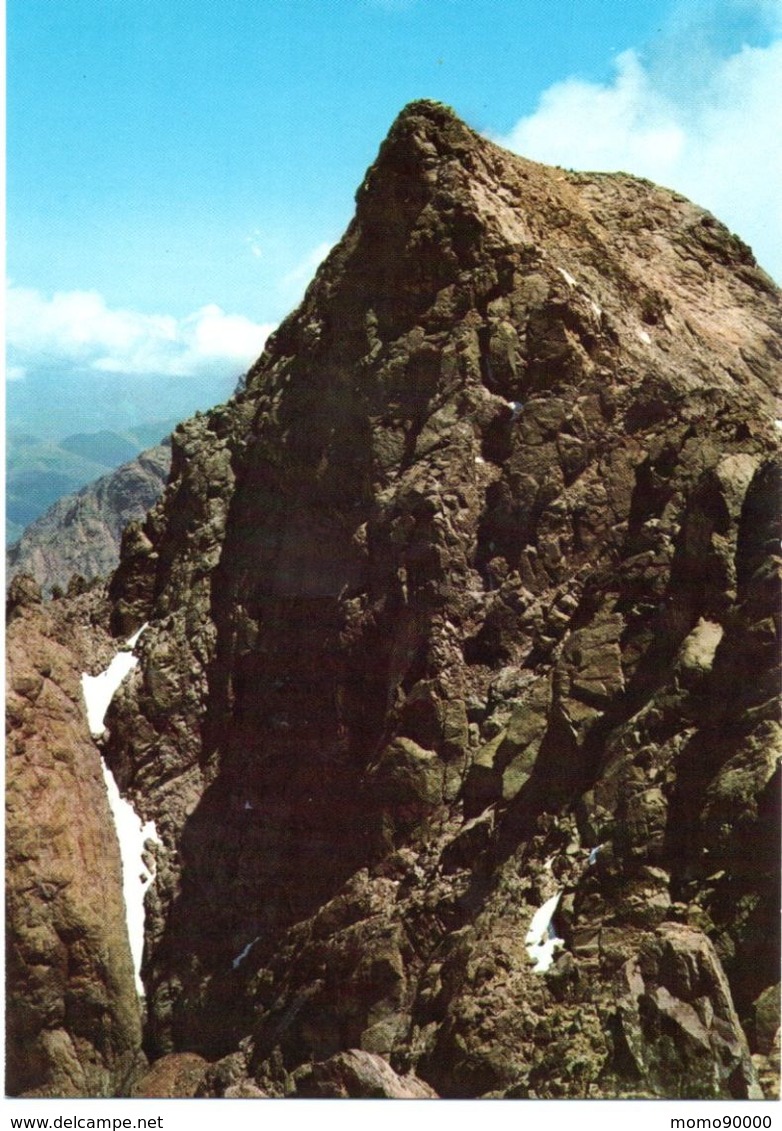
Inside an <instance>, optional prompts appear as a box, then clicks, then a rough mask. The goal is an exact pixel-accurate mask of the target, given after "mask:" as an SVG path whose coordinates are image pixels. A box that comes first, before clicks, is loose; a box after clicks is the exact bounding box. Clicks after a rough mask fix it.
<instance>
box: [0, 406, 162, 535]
mask: <svg viewBox="0 0 782 1131" xmlns="http://www.w3.org/2000/svg"><path fill="white" fill-rule="evenodd" d="M177 423H178V421H177V420H176V419H165V420H155V421H151V422H147V423H143V424H139V425H137V426H135V427H134V428H132V429H130V430H127V431H124V432H115V431H110V430H108V429H102V430H100V431H97V432H77V433H73V434H72V435H69V436H66V437H65V438H64V439H62V440H47V439H41V438H40V437H38V436H34V435H31V434H29V433H14V432H11V433H10V434H9V436H8V438H7V453H6V545H9V544H10V543H13V542H15V541H16V540H18V539H19V538H20V537H21V536H22V534H23V532H24V530H25V528H26V527H27V526H29V525H30V523H32V522H34V521H35V520H36V519H37V518H38V517H39V516H41V515H42V514H44V512H45V511H46V510H47V509H48V508H49V507H51V506H52V505H53V504H54V503H56V502H57V500H58V499H60V498H62V497H63V496H64V495H70V494H72V493H73V492H74V491H77V490H79V489H80V488H81V487H84V486H86V485H87V484H89V483H92V482H94V481H95V480H97V479H99V478H101V477H102V476H104V475H105V474H106V472H107V471H111V470H113V469H114V468H117V467H119V466H120V465H122V464H125V463H128V462H129V461H130V460H133V459H134V458H135V457H136V456H137V455H139V453H140V452H143V451H144V450H145V449H147V448H151V447H154V446H155V445H156V444H159V443H160V442H161V441H162V440H163V439H164V438H165V437H166V436H167V435H168V434H169V433H170V432H171V431H172V430H173V429H174V428H175V427H176V425H177Z"/></svg>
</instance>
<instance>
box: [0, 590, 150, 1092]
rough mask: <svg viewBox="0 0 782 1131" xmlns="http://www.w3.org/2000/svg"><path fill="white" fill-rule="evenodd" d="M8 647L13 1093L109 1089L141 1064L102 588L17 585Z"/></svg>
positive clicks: (122, 1086)
mask: <svg viewBox="0 0 782 1131" xmlns="http://www.w3.org/2000/svg"><path fill="white" fill-rule="evenodd" d="M9 598H10V600H9V609H8V628H7V635H6V653H7V661H8V669H9V673H8V688H7V689H8V699H7V709H6V741H7V760H6V838H5V840H6V1080H5V1084H6V1094H10V1095H15V1096H18V1095H28V1096H30V1095H33V1096H85V1095H86V1096H113V1095H117V1094H124V1093H126V1092H127V1090H128V1088H129V1087H130V1084H131V1082H132V1080H133V1079H134V1078H135V1076H136V1075H138V1073H139V1071H140V1070H141V1068H142V1067H143V1066H144V1065H145V1061H144V1058H143V1055H142V1053H141V1024H142V1012H141V1005H140V1002H139V999H138V996H137V993H136V988H135V986H134V982H133V967H132V963H131V957H130V950H129V948H128V940H127V933H126V927H125V911H124V907H123V903H122V873H121V865H120V856H119V849H118V845H117V839H116V835H115V832H114V822H113V820H112V818H111V813H110V812H109V805H108V801H107V797H106V787H105V784H104V780H103V773H102V770H101V763H100V754H99V752H98V750H97V749H96V747H95V744H94V742H92V740H91V739H90V736H89V732H88V730H87V722H86V716H85V713H84V705H83V702H82V697H81V690H80V675H81V671H82V669H83V668H84V667H88V666H90V665H91V664H92V663H93V662H94V660H95V658H96V657H98V656H101V655H103V656H107V655H108V654H110V649H111V642H110V637H109V635H108V632H107V629H106V619H107V609H106V603H105V596H104V598H103V600H101V593H100V591H99V590H97V589H95V590H93V591H92V592H91V593H89V594H83V595H81V596H79V597H76V598H72V599H71V600H70V601H68V602H66V601H56V602H53V603H52V604H50V605H49V606H46V607H44V606H43V605H42V604H41V601H40V591H38V592H36V589H35V586H34V585H32V583H31V581H30V579H27V581H26V582H25V581H24V580H22V579H20V580H18V581H17V582H16V583H12V585H11V590H10V594H9Z"/></svg>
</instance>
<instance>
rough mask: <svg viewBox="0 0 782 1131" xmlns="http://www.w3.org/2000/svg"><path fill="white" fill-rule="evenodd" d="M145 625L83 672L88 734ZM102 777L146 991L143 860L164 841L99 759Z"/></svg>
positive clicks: (99, 726) (97, 730)
mask: <svg viewBox="0 0 782 1131" xmlns="http://www.w3.org/2000/svg"><path fill="white" fill-rule="evenodd" d="M146 627H147V625H146V624H143V625H142V626H141V628H140V629H139V630H138V632H136V633H134V635H133V636H131V637H130V639H129V640H127V641H126V642H125V644H124V645H123V646H122V648H121V649H120V650H119V651H118V652H117V653H116V655H115V656H114V658H113V659H112V661H111V663H110V664H109V666H108V667H107V668H106V670H105V671H102V672H101V673H100V674H99V675H87V674H86V672H83V673H82V677H81V686H82V693H83V695H84V703H85V706H86V709H87V724H88V726H89V728H90V734H92V735H93V737H95V738H99V737H100V736H101V735H102V734H103V731H104V730H105V722H104V720H105V718H106V712H107V711H108V709H109V704H110V703H111V701H112V699H113V698H114V695H115V693H116V691H117V688H118V687H119V686H120V684H121V683H122V681H123V680H124V679H125V677H126V676H127V675H128V674H129V673H130V672H131V671H132V670H133V668H135V667H136V665H137V664H138V658H137V657H136V656H134V655H133V651H132V649H133V648H135V646H136V644H138V641H139V637H140V636H141V634H142V632H143V631H144V629H145V628H146ZM100 764H101V769H102V770H103V780H104V782H105V784H106V795H107V797H108V802H109V808H110V810H111V815H112V817H113V818H114V827H115V829H116V830H117V840H118V842H119V851H120V859H121V862H122V895H123V898H124V901H125V920H126V923H127V928H128V941H129V943H130V953H131V956H132V958H133V971H134V974H135V979H136V989H137V990H138V992H139V994H143V992H144V986H143V983H142V981H141V973H140V972H141V957H142V953H143V950H144V893H145V892H146V890H147V888H148V887H149V885H150V884H151V883H152V881H153V880H154V878H155V877H154V873H153V872H152V871H150V869H149V868H148V867H147V865H146V864H145V862H144V851H145V845H146V843H147V841H150V840H151V841H153V842H154V843H156V844H160V843H161V842H160V838H159V837H158V835H157V829H156V828H155V822H154V821H147V822H146V823H144V822H142V820H141V818H140V817H139V815H138V814H137V813H136V811H135V810H134V808H133V806H132V805H131V804H130V802H129V801H126V800H125V798H124V797H122V795H121V794H120V791H119V787H118V785H117V783H116V781H115V779H114V774H113V773H112V772H111V770H110V769H109V768H108V766H107V765H106V763H105V762H104V760H103V759H102V758H101V763H100Z"/></svg>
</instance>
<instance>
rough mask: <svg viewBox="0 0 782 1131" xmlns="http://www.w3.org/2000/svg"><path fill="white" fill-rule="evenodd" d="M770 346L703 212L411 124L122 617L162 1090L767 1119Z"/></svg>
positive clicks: (113, 616) (191, 463)
mask: <svg viewBox="0 0 782 1131" xmlns="http://www.w3.org/2000/svg"><path fill="white" fill-rule="evenodd" d="M779 328H780V305H779V295H778V292H777V291H776V290H775V288H774V286H773V284H772V282H771V280H769V279H768V277H767V276H765V275H764V274H763V273H762V272H761V271H760V270H759V269H758V268H757V266H756V264H755V262H754V260H753V258H752V255H751V253H750V252H749V250H748V249H747V248H746V247H745V246H744V245H743V244H742V243H741V242H740V241H739V240H737V239H736V238H735V237H733V236H731V234H730V233H729V232H728V231H727V230H726V229H725V228H724V227H723V226H722V225H720V224H719V223H718V222H717V221H716V220H715V219H714V218H713V217H711V216H710V215H709V214H708V213H706V212H704V211H703V210H701V209H699V208H697V207H696V206H695V205H693V204H691V203H689V202H688V201H686V200H684V199H683V198H682V197H680V196H678V195H677V194H674V193H671V192H669V191H667V190H665V189H661V188H658V187H656V186H654V185H652V184H650V183H649V182H646V181H641V180H638V179H637V178H632V177H627V176H624V175H615V176H612V175H605V174H583V173H569V172H566V171H564V170H561V169H549V168H546V167H544V166H540V165H536V164H534V163H531V162H528V161H525V160H523V159H521V158H517V157H515V156H513V155H511V154H508V153H506V152H504V151H502V150H501V149H499V148H498V147H497V146H495V145H494V144H493V143H491V142H489V141H487V140H485V139H483V138H480V137H479V136H478V135H476V134H475V133H473V131H471V130H470V129H469V128H468V127H467V126H466V125H464V124H463V123H462V122H460V121H459V119H458V118H457V117H456V116H455V115H454V114H453V113H452V111H450V110H448V108H446V107H443V106H440V105H439V104H437V103H431V102H417V103H412V104H411V105H410V106H408V107H406V109H405V110H404V111H403V112H402V114H401V115H400V117H399V118H398V119H397V121H396V122H395V123H394V125H393V127H392V129H391V132H390V134H389V136H388V138H387V139H386V141H385V142H384V143H383V145H382V147H381V149H380V153H379V156H378V159H377V161H376V163H375V164H374V165H373V166H372V168H371V169H370V170H369V172H368V174H367V176H366V178H365V180H364V183H363V184H362V186H361V188H360V189H359V192H358V195H357V209H356V215H355V218H354V220H353V221H352V222H351V224H350V226H349V228H348V230H347V232H346V234H345V236H344V237H343V239H342V240H341V241H340V243H339V244H338V245H337V246H336V247H335V248H334V249H333V251H332V252H331V254H330V255H329V256H328V257H327V259H326V261H325V262H324V264H323V265H322V266H321V267H320V268H319V270H318V272H317V274H316V277H315V279H314V280H313V282H312V284H311V285H310V287H309V289H308V291H307V293H306V295H305V298H304V300H303V302H302V304H301V306H300V307H299V308H298V310H297V311H295V312H294V313H293V314H292V315H291V316H290V317H289V318H288V319H287V320H286V321H285V322H284V323H283V324H282V325H281V326H280V328H279V329H278V331H277V332H276V334H275V335H273V336H272V338H271V339H270V340H269V342H268V344H267V348H266V350H265V351H264V354H263V356H262V357H261V358H260V359H259V360H258V362H257V363H256V364H255V365H254V366H253V367H252V369H251V370H250V372H249V373H248V375H247V379H246V382H245V384H244V387H243V389H242V390H241V392H239V393H238V394H237V395H236V396H235V397H234V398H233V400H232V401H230V402H229V403H228V404H227V405H223V406H219V407H217V408H216V409H214V410H213V411H212V412H210V413H207V414H204V415H200V416H198V417H196V418H194V419H193V420H191V421H188V422H185V423H184V424H182V425H180V427H179V428H178V429H177V430H176V431H175V433H174V435H173V439H172V457H173V458H172V469H171V476H170V480H169V483H168V486H167V487H166V490H165V493H164V495H163V498H162V499H161V501H160V503H159V504H158V505H157V506H156V507H155V508H153V509H152V511H151V512H150V513H149V515H148V516H147V517H146V519H145V520H144V521H143V522H137V523H133V524H131V525H130V526H129V527H128V528H127V529H126V532H125V535H124V537H123V547H122V558H121V562H120V566H119V568H118V570H117V571H116V572H115V573H114V575H113V577H112V578H111V581H110V584H109V589H108V596H109V601H110V606H111V607H110V612H109V617H110V623H111V625H112V629H113V631H114V632H115V634H117V635H122V636H126V635H130V634H131V633H135V632H136V630H137V629H138V628H140V627H141V625H142V624H146V625H147V627H146V628H145V631H144V633H143V636H142V637H141V639H140V641H139V643H138V645H137V656H138V660H139V663H138V666H137V667H136V668H135V669H134V672H133V674H132V675H131V676H130V677H129V678H128V680H127V681H126V683H125V684H123V686H122V687H121V689H120V691H119V692H118V693H117V695H116V696H115V698H114V701H113V703H112V706H111V708H110V710H109V713H108V715H107V718H106V722H107V733H106V735H105V736H104V737H103V739H102V740H101V741H102V749H103V753H104V756H105V759H106V761H107V763H108V765H109V767H110V768H111V770H112V771H113V773H114V776H115V778H116V780H117V782H118V783H119V785H120V788H121V789H122V791H123V792H124V793H125V794H126V795H127V796H128V797H129V798H130V799H131V800H132V801H133V802H134V804H135V806H136V808H137V810H138V812H139V814H140V816H141V817H142V818H143V819H144V820H145V821H151V820H154V821H155V824H156V828H157V831H158V834H159V836H160V838H161V841H162V843H161V845H160V846H159V847H158V848H157V849H156V863H157V871H156V878H155V882H154V884H152V885H151V886H150V888H149V890H148V892H147V896H146V907H147V936H146V951H145V958H144V964H143V968H142V977H143V979H144V985H145V989H146V1010H147V1015H146V1018H145V1029H144V1033H145V1036H144V1048H145V1051H146V1053H147V1055H148V1057H149V1058H150V1059H151V1060H153V1061H154V1062H155V1063H154V1065H153V1068H152V1070H151V1072H150V1073H149V1074H148V1076H147V1077H144V1078H143V1079H139V1081H138V1083H137V1085H136V1086H137V1087H138V1088H139V1089H140V1090H141V1094H161V1090H164V1089H166V1088H169V1089H171V1090H172V1091H173V1092H175V1093H176V1094H183V1093H182V1089H190V1091H189V1092H188V1094H193V1093H196V1092H197V1093H198V1094H201V1095H222V1094H225V1095H228V1094H246V1095H250V1094H257V1093H263V1094H267V1095H313V1094H315V1095H318V1094H319V1095H397V1096H401V1095H417V1096H422V1095H429V1094H431V1093H432V1091H433V1092H434V1093H436V1094H437V1095H441V1096H450V1097H456V1096H500V1095H503V1096H516V1097H525V1096H526V1097H545V1096H585V1095H587V1096H597V1095H605V1096H627V1095H649V1096H660V1095H671V1096H673V1095H677V1096H685V1095H686V1096H690V1095H692V1096H695V1095H709V1096H712V1097H715V1098H716V1097H723V1098H727V1097H729V1096H734V1097H737V1096H756V1095H760V1083H759V1080H760V1079H762V1080H763V1081H764V1083H765V1086H766V1087H767V1088H769V1087H772V1085H770V1084H769V1080H771V1078H772V1077H773V1073H774V1064H775V1063H776V1062H775V1061H774V1056H775V1055H776V1054H775V1053H774V1051H773V1049H774V1032H773V1031H772V1030H774V1029H775V1026H774V1020H775V1018H776V1021H777V1022H778V1017H777V1016H776V1014H775V1013H774V1010H775V1008H776V1009H777V1012H778V1007H776V1006H775V1005H774V1002H775V1001H777V998H775V997H774V994H775V993H776V992H777V991H775V989H774V986H775V985H776V984H777V982H778V972H777V958H778V943H777V930H778V924H777V921H776V915H775V908H776V906H777V902H776V896H775V892H776V883H777V875H778V861H777V858H776V848H775V846H776V843H777V842H776V840H775V837H776V836H777V833H776V831H775V830H776V823H775V822H777V820H778V818H777V817H776V816H775V814H776V811H777V810H776V805H775V796H776V794H775V790H776V781H777V778H778V768H777V756H776V751H777V750H778V723H777V718H776V710H775V698H776V686H777V685H776V683H775V680H776V678H777V676H776V675H775V665H776V663H777V648H776V642H777V640H778V632H779V624H778V609H779V603H778V600H777V597H776V596H775V594H776V592H777V590H776V589H775V584H776V578H777V575H778V569H779V564H780V563H779V557H778V555H777V549H778V544H779V543H778V538H779V532H778V526H779V517H778V507H777V498H778V496H777V493H776V487H775V483H776V482H777V478H776V477H777V475H778V467H777V460H776V455H777V440H776V436H775V432H774V425H773V420H774V396H775V394H776V391H777V385H778V378H779V361H780V357H779V348H778V341H779V337H778V334H779ZM775 539H777V541H775ZM25 615H26V616H28V617H29V616H34V615H37V614H36V612H35V610H34V609H33V610H28V611H27V612H26V614H25ZM62 615H65V614H64V613H63V614H62ZM12 627H13V626H12ZM101 659H103V657H101ZM25 725H27V723H25ZM748 861H752V865H751V867H748ZM544 911H545V914H544ZM544 920H545V922H544ZM531 934H532V935H534V937H533V938H530V935H531ZM662 1034H665V1036H664V1037H663V1036H662ZM183 1058H184V1059H183ZM177 1089H180V1090H179V1091H178V1092H177ZM234 1089H238V1091H236V1090H234Z"/></svg>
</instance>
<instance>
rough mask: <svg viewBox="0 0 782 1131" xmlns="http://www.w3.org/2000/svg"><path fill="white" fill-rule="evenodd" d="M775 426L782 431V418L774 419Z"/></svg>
mask: <svg viewBox="0 0 782 1131" xmlns="http://www.w3.org/2000/svg"><path fill="white" fill-rule="evenodd" d="M774 427H775V428H776V429H777V431H778V432H782V420H775V421H774Z"/></svg>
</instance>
